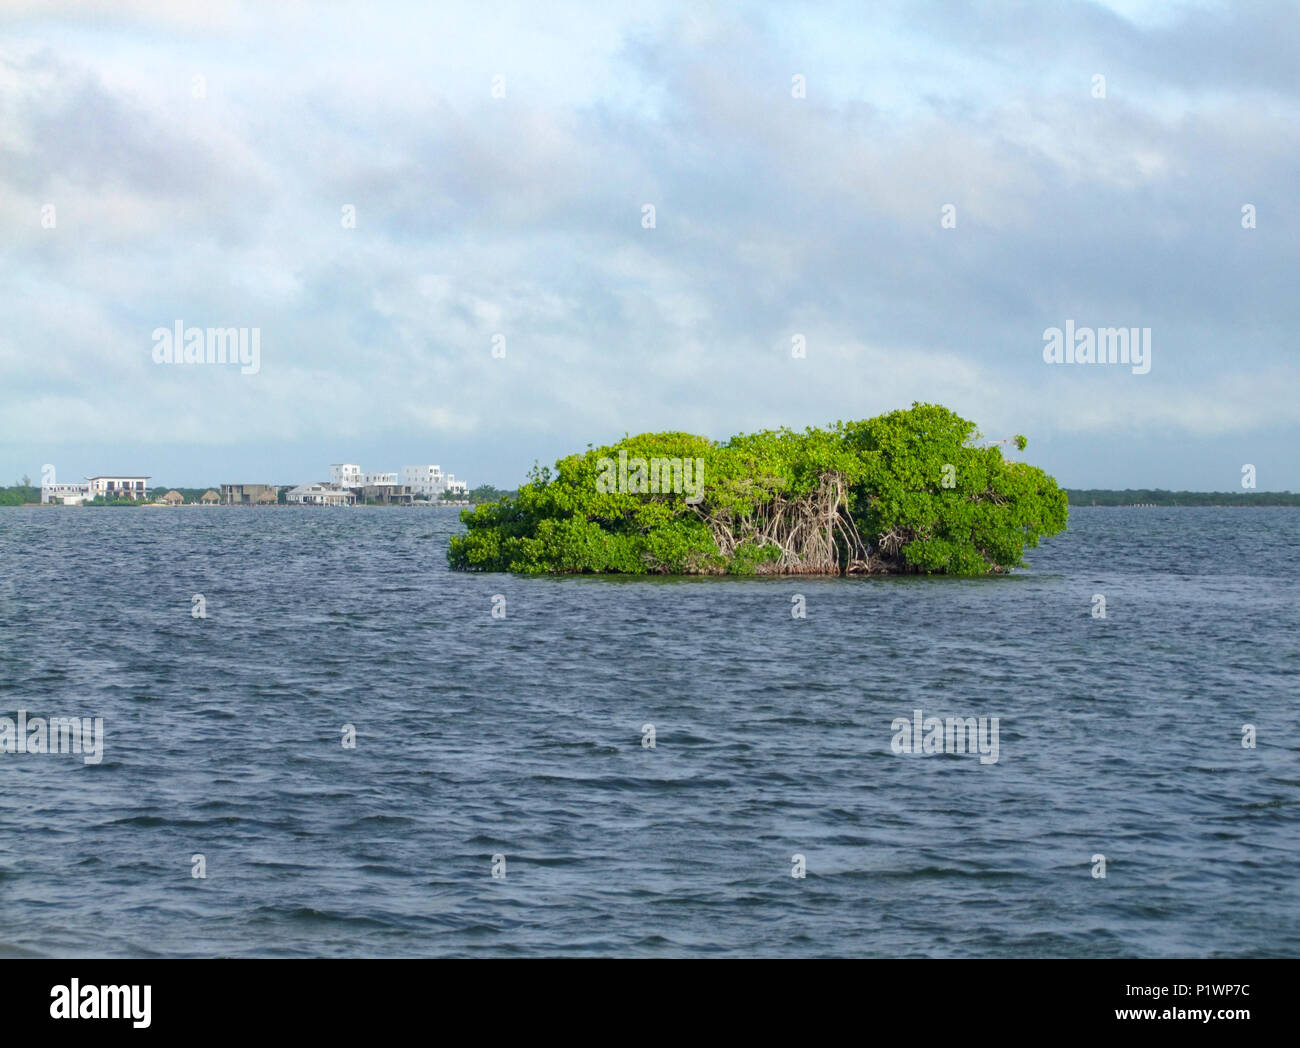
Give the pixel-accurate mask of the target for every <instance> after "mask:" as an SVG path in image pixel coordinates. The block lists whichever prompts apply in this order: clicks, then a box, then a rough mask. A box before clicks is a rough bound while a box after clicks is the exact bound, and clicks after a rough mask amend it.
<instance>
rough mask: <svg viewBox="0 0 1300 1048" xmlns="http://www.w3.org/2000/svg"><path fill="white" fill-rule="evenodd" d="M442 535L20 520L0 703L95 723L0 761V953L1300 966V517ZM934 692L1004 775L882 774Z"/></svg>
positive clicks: (3, 532) (300, 513)
mask: <svg viewBox="0 0 1300 1048" xmlns="http://www.w3.org/2000/svg"><path fill="white" fill-rule="evenodd" d="M461 526H462V525H461V524H460V523H459V520H458V518H457V515H456V513H455V511H454V510H448V509H354V510H312V509H297V508H287V507H282V508H264V509H239V508H221V509H203V508H197V507H196V508H184V509H120V510H113V509H109V510H96V509H80V510H78V509H45V510H41V509H30V508H29V509H0V716H7V717H9V718H11V719H14V718H16V716H17V711H18V710H20V709H21V710H25V711H26V712H27V715H28V716H29V717H49V716H83V717H102V718H103V721H104V728H105V742H104V754H103V759H102V762H101V763H99V764H97V765H93V764H92V765H88V764H86V763H85V762H84V760H83V758H82V757H80V756H77V755H73V754H68V755H52V754H31V753H27V754H19V753H13V754H6V753H0V900H3V905H2V906H0V953H9V954H24V953H30V954H39V955H58V956H71V955H110V956H117V955H145V956H150V955H159V954H163V955H201V956H209V955H220V956H225V955H236V956H246V955H273V956H310V955H328V956H421V955H448V954H449V955H486V956H501V955H551V954H570V955H572V954H578V955H589V954H620V955H715V954H719V955H721V954H725V955H745V956H750V955H756V956H773V955H777V956H786V955H818V956H820V955H869V956H878V955H891V956H892V955H905V956H919V955H925V956H963V957H965V956H1008V955H1010V956H1023V955H1030V956H1040V955H1041V956H1062V955H1066V956H1108V955H1140V956H1169V955H1189V956H1203V955H1229V956H1241V955H1291V956H1294V955H1297V954H1300V887H1298V873H1300V867H1298V866H1297V859H1300V759H1298V758H1300V716H1297V709H1298V708H1300V694H1298V691H1297V684H1298V683H1300V582H1298V581H1297V578H1298V574H1300V573H1298V572H1297V568H1296V565H1297V561H1298V559H1300V511H1298V510H1295V509H1285V508H1282V509H1262V508H1257V509H1137V508H1134V509H1103V508H1096V509H1092V508H1081V509H1075V510H1073V511H1072V513H1071V517H1070V528H1069V530H1068V532H1066V533H1064V534H1062V535H1060V536H1058V537H1056V538H1054V539H1049V540H1047V541H1045V542H1044V544H1043V545H1042V546H1041V547H1040V548H1039V549H1038V550H1036V551H1031V552H1030V553H1029V558H1030V561H1031V566H1030V568H1029V569H1028V570H1026V571H1024V572H1020V573H1017V574H1016V575H1014V576H1012V577H1007V578H994V579H980V580H952V579H920V578H908V579H875V580H815V579H789V578H786V579H773V580H736V579H684V580H650V581H646V580H620V579H601V578H561V579H553V578H545V579H525V578H515V577H511V576H502V575H481V576H475V575H464V574H456V573H451V572H449V571H448V570H447V567H446V559H445V558H446V547H447V538H448V536H449V535H450V534H452V533H453V532H454V531H455V530H456V529H457V528H459V527H461ZM195 594H201V595H202V596H203V598H204V601H205V603H206V618H195V617H193V615H192V609H193V608H194V607H195V605H194V603H193V597H194V595H195ZM498 594H499V595H502V596H504V598H505V604H504V609H505V617H504V618H493V616H492V609H493V606H494V600H493V598H494V596H495V595H498ZM795 594H802V595H803V596H804V598H805V599H806V605H807V617H806V619H803V620H798V619H795V618H793V617H792V614H791V609H792V607H793V606H794V605H793V604H792V599H791V598H792V596H793V595H795ZM1095 594H1100V595H1102V596H1104V598H1105V601H1106V617H1105V618H1104V619H1101V618H1095V617H1094V615H1093V608H1094V600H1093V598H1094V595H1095ZM497 604H498V606H499V602H497ZM915 709H921V710H922V711H923V716H925V717H929V716H932V715H933V716H939V717H949V716H954V717H956V716H960V717H967V716H969V717H998V718H999V754H998V760H997V762H996V763H981V761H980V759H979V757H978V755H969V754H931V755H897V754H895V753H894V752H893V751H892V749H891V741H892V740H893V739H894V737H895V734H896V732H895V731H894V730H893V729H892V727H891V725H892V722H893V721H894V719H895V718H899V717H902V718H907V719H909V720H910V719H911V717H912V715H913V713H912V711H913V710H915ZM345 724H351V725H354V726H355V730H356V747H355V749H347V748H344V746H343V745H342V740H343V730H342V729H343V726H344V725H345ZM1248 724H1249V725H1253V726H1254V729H1255V733H1256V746H1255V747H1254V748H1246V747H1243V745H1242V739H1243V726H1244V725H1248ZM645 725H653V726H654V736H655V746H654V748H653V749H650V748H647V747H646V746H644V745H643V738H645V737H646V736H644V735H643V726H645ZM200 855H201V856H202V857H203V861H204V864H205V867H206V874H207V876H206V877H205V878H202V879H199V878H196V877H194V876H192V872H193V870H194V868H195V864H196V862H197V860H196V859H195V857H196V856H200ZM494 855H503V856H504V857H505V876H504V877H503V878H500V877H499V878H494V877H493V875H492V873H493V856H494ZM796 855H802V856H804V861H805V863H806V871H807V875H806V877H804V878H802V879H801V878H796V877H793V876H791V871H792V869H793V868H794V858H793V857H794V856H796ZM1094 856H1104V857H1105V864H1106V866H1105V873H1106V876H1105V878H1104V879H1102V878H1100V877H1095V876H1094V870H1096V869H1099V864H1097V863H1096V861H1095V859H1094ZM498 872H499V871H498Z"/></svg>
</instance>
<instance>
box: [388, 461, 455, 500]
mask: <svg viewBox="0 0 1300 1048" xmlns="http://www.w3.org/2000/svg"><path fill="white" fill-rule="evenodd" d="M402 483H403V484H405V485H407V486H408V487H410V489H411V491H412V492H414V493H415V494H416V495H423V496H424V497H425V498H430V499H438V498H442V493H443V492H444V491H454V492H458V493H460V494H464V493H465V492H466V491H468V490H469V487H468V485H467V484H466V483H465V482H464V481H463V480H457V479H456V477H455V475H454V474H451V473H444V472H443V471H442V468H441V467H440V466H403V467H402Z"/></svg>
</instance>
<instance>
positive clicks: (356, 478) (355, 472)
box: [330, 462, 362, 488]
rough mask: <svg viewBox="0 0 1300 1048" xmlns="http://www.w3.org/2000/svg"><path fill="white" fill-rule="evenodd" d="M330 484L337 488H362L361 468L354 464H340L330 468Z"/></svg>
mask: <svg viewBox="0 0 1300 1048" xmlns="http://www.w3.org/2000/svg"><path fill="white" fill-rule="evenodd" d="M330 483H331V484H333V485H334V486H335V487H336V488H359V487H361V483H362V481H361V467H360V466H358V465H356V464H355V463H352V462H339V463H335V464H334V465H332V466H330Z"/></svg>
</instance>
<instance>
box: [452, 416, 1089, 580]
mask: <svg viewBox="0 0 1300 1048" xmlns="http://www.w3.org/2000/svg"><path fill="white" fill-rule="evenodd" d="M979 441H980V437H979V434H978V433H977V432H976V429H975V425H974V423H972V422H968V421H967V420H965V419H963V418H960V417H958V416H957V415H955V414H954V413H953V412H951V411H949V410H948V409H947V408H943V407H939V406H937V405H930V404H914V405H913V406H912V407H911V409H910V410H906V411H895V412H892V413H890V414H888V415H882V416H880V417H879V418H874V419H867V420H864V421H859V422H837V423H835V425H834V426H831V427H828V428H826V429H816V428H811V427H810V428H808V429H807V430H805V431H804V432H802V433H800V432H796V431H793V430H789V429H780V430H768V431H764V432H761V433H755V434H741V435H739V436H736V437H733V438H731V440H729V441H727V442H726V443H717V442H715V441H712V440H709V439H708V438H705V437H699V436H693V435H691V434H689V433H647V434H642V435H640V436H636V437H627V438H625V439H623V440H622V441H620V442H619V443H617V444H613V445H610V446H607V447H602V448H589V450H588V451H587V452H586V453H585V454H580V455H570V456H568V457H567V458H563V459H561V460H560V461H559V462H557V463H556V466H555V470H554V472H552V471H551V470H550V469H549V468H544V467H537V468H535V469H534V470H533V473H532V475H531V477H530V480H529V482H528V483H527V484H525V485H524V486H523V487H522V488H520V490H519V493H518V495H517V496H516V497H514V498H510V499H505V500H503V501H500V502H495V503H491V504H485V505H479V506H477V507H476V508H475V509H473V510H465V511H464V512H462V514H461V519H462V520H463V521H464V522H465V524H466V525H467V527H468V530H467V531H466V533H464V534H462V535H457V536H454V537H453V538H452V539H451V541H450V547H449V549H448V560H449V562H450V564H451V566H452V567H453V568H456V569H460V570H468V571H513V572H521V573H527V574H543V573H581V572H611V573H625V574H648V573H658V574H721V573H729V574H741V575H748V574H806V575H842V574H852V575H870V574H897V573H925V574H950V575H983V574H988V573H996V572H1005V571H1009V570H1010V569H1011V568H1014V567H1017V566H1019V565H1021V564H1022V563H1023V561H1022V555H1023V553H1024V550H1025V549H1026V547H1033V546H1036V545H1037V544H1038V540H1039V538H1040V537H1042V536H1044V535H1054V534H1056V533H1058V532H1060V531H1061V530H1063V529H1064V528H1065V524H1066V514H1067V509H1066V498H1065V493H1064V492H1063V491H1061V490H1060V488H1058V487H1057V484H1056V481H1055V480H1053V479H1052V478H1051V477H1050V476H1048V475H1047V474H1046V473H1044V472H1043V471H1042V470H1040V469H1037V468H1035V467H1033V466H1030V465H1027V464H1026V463H1023V462H1012V461H1008V460H1007V459H1005V458H1003V455H1002V451H1001V448H1000V447H997V446H983V445H981V444H980V443H979ZM1016 445H1017V447H1019V448H1022V449H1023V447H1024V446H1025V440H1024V438H1023V437H1018V438H1016ZM616 460H617V461H618V463H619V467H618V471H617V477H615V469H614V466H613V463H614V462H615V461H616ZM647 464H648V466H649V469H650V474H649V476H650V479H649V480H647V473H646V465H647ZM656 464H658V465H656ZM673 464H675V466H674V467H673V468H668V467H670V466H673ZM692 465H694V466H695V469H694V470H692V469H691V467H692ZM666 469H667V474H666V475H668V476H671V477H672V478H673V479H674V481H677V483H674V484H671V485H668V484H662V483H658V484H657V483H655V482H656V481H658V480H659V479H660V478H661V477H663V476H664V475H665V470H666ZM692 477H694V479H695V481H696V485H695V486H693V485H692V483H691V481H692ZM615 479H616V480H617V483H613V482H614V481H615ZM683 480H684V481H685V483H681V481H683ZM701 480H702V484H700V483H699V481H701Z"/></svg>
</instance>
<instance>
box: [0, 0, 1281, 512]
mask: <svg viewBox="0 0 1300 1048" xmlns="http://www.w3.org/2000/svg"><path fill="white" fill-rule="evenodd" d="M631 6H633V5H620V4H610V3H608V2H601V3H593V4H585V3H576V2H565V3H557V4H536V3H527V2H525V3H520V4H493V3H481V4H429V3H409V4H405V3H375V4H368V5H359V4H353V3H346V4H344V3H329V2H318V3H293V2H288V3H279V4H274V5H272V4H263V3H257V2H247V3H245V2H237V0H203V2H201V3H185V2H181V0H113V2H111V3H110V2H108V0H102V2H101V0H80V2H71V0H70V2H43V3H38V2H28V0H8V2H7V3H6V4H5V6H4V9H3V11H2V12H0V229H2V230H3V234H4V237H3V250H0V278H2V279H3V288H4V291H3V294H0V483H10V482H12V480H13V479H14V478H16V477H18V476H20V475H21V474H24V473H26V474H28V475H30V476H32V477H38V476H39V474H40V472H41V468H42V466H43V465H44V464H46V463H49V464H53V465H54V466H55V467H56V470H57V475H58V479H59V480H64V481H70V480H75V479H78V478H80V477H81V476H82V475H85V474H93V473H99V472H108V471H127V472H144V473H149V474H152V475H153V476H154V477H155V478H158V479H159V480H161V481H162V482H164V483H166V484H170V485H208V484H218V483H221V482H226V481H243V482H260V481H271V482H276V483H299V482H303V481H308V480H316V479H322V478H323V477H325V476H326V475H327V472H328V464H329V463H331V462H340V461H348V462H358V463H360V464H361V465H362V466H363V467H364V468H366V469H374V470H378V469H393V470H395V469H398V468H399V467H401V466H403V465H408V464H411V465H413V464H418V463H429V462H436V463H439V464H440V465H442V467H443V468H444V469H446V470H451V471H453V472H454V473H455V474H456V475H457V476H458V477H460V478H462V479H465V480H468V481H469V482H470V483H471V484H477V483H483V482H487V483H495V484H497V485H499V486H514V485H515V484H517V483H518V482H519V481H520V479H521V478H522V477H523V474H524V473H525V471H526V470H527V469H528V468H529V467H530V466H531V465H532V463H533V461H534V460H535V459H541V460H542V461H553V460H554V459H555V458H556V457H558V456H560V455H562V454H565V453H567V452H569V451H573V450H580V449H582V448H584V447H585V446H586V445H587V444H588V443H605V442H609V441H612V440H615V439H618V438H619V437H620V436H622V434H624V433H625V432H627V433H637V432H642V431H647V430H667V429H680V430H688V431H692V432H697V433H703V434H707V435H709V436H712V437H715V438H725V437H727V436H729V435H731V434H732V433H735V432H738V431H749V430H755V429H761V428H766V427H775V426H781V425H789V426H795V427H802V426H804V425H810V424H811V425H817V424H824V423H826V422H830V421H833V420H835V419H849V418H863V417H868V416H871V415H875V414H879V413H881V412H884V411H887V410H891V409H893V408H897V407H906V406H907V405H909V404H910V403H911V402H912V401H914V400H925V401H935V402H939V403H942V404H946V405H948V406H949V407H951V408H953V409H954V410H956V411H958V412H960V413H961V414H963V415H965V416H966V417H968V418H970V419H972V420H974V421H976V422H977V423H978V424H979V425H980V427H981V429H982V430H983V432H984V433H985V434H986V435H987V436H988V437H990V438H1001V437H1004V436H1008V435H1011V434H1015V433H1024V434H1026V435H1027V436H1028V437H1029V440H1030V444H1029V450H1028V452H1027V453H1026V455H1025V457H1026V458H1027V459H1029V460H1030V461H1032V462H1034V463H1036V464H1039V465H1042V466H1043V467H1045V468H1047V469H1048V470H1049V471H1051V472H1052V473H1054V474H1055V475H1056V476H1057V477H1058V479H1059V480H1060V481H1061V482H1062V483H1063V484H1065V485H1068V486H1072V487H1172V488H1184V487H1186V488H1195V489H1214V490H1229V489H1233V488H1237V489H1239V488H1240V477H1241V469H1242V466H1243V465H1244V464H1246V463H1250V464H1252V465H1255V466H1256V468H1257V471H1258V483H1259V487H1260V488H1261V489H1272V490H1282V489H1290V490H1293V491H1295V490H1300V455H1297V451H1300V395H1298V391H1300V365H1298V364H1297V352H1298V351H1297V346H1296V332H1297V330H1300V294H1297V291H1296V285H1297V274H1298V272H1300V266H1298V265H1297V261H1298V259H1297V255H1298V253H1300V213H1298V211H1297V209H1298V208H1300V197H1298V195H1297V194H1298V192H1300V104H1298V103H1300V74H1298V73H1297V63H1296V54H1297V51H1298V50H1300V47H1298V41H1300V7H1297V5H1295V4H1294V3H1290V2H1276V3H1274V2H1271V0H1249V2H1244V0H1243V2H1241V3H1237V4H1220V3H1211V2H1197V3H1189V4H1184V5H1179V4H1177V3H1146V2H1139V0H1122V2H1121V0H1112V2H1108V3H1100V2H1070V0H1061V2H1059V3H1057V2H1052V3H1048V2H1024V3H1009V2H1008V3H997V2H987V3H969V4H966V3H963V4H955V3H952V4H950V3H926V2H919V0H918V2H908V3H897V4H893V3H872V4H861V3H845V4H843V5H836V4H825V3H823V4H816V5H798V7H797V9H796V5H776V4H771V5H762V4H727V3H715V4H709V5H690V6H687V5H672V4H668V5H662V4H656V3H653V2H648V3H644V4H638V5H635V13H628V12H626V11H624V10H623V8H624V7H631ZM706 8H707V13H705V9H706ZM557 11H562V12H563V13H557ZM865 12H870V13H865ZM1098 76H1101V77H1104V97H1097V94H1098V86H1097V85H1098V84H1099V81H1098V80H1097V79H1096V78H1097V77H1098ZM796 77H800V78H802V81H797V80H796V79H795V78H796ZM799 83H802V85H803V90H802V93H803V95H804V97H796V96H797V95H798V94H800V91H799V90H797V86H796V85H798V84H799ZM494 88H495V90H494ZM502 95H504V97H501V96H502ZM646 205H652V206H653V208H654V224H653V227H652V228H647V223H648V219H646V217H645V216H646V211H645V207H646ZM946 205H951V210H950V211H949V212H948V213H949V214H950V215H953V216H955V227H952V228H945V225H944V223H943V221H942V219H943V216H944V213H945V212H944V209H945V206H946ZM1246 205H1251V206H1252V207H1253V208H1254V214H1255V227H1254V228H1244V227H1243V208H1244V207H1245V206H1246ZM349 207H350V208H353V209H355V225H354V226H350V225H349V224H348V223H347V222H346V221H345V218H344V215H345V210H344V209H345V208H349ZM949 225H951V223H949ZM1067 320H1069V321H1073V322H1074V324H1075V325H1076V326H1078V327H1094V328H1101V327H1144V328H1150V329H1151V332H1152V336H1151V338H1152V360H1151V370H1150V372H1149V373H1148V374H1133V373H1132V369H1131V368H1129V367H1124V366H1119V365H1104V366H1098V365H1054V364H1049V363H1046V362H1045V361H1044V359H1043V345H1044V339H1043V332H1044V330H1045V329H1047V328H1050V327H1064V326H1065V323H1066V321H1067ZM177 321H181V322H183V323H184V325H185V326H187V327H188V326H198V327H204V328H206V327H235V328H239V327H246V328H250V329H251V328H257V329H259V331H260V349H261V359H260V370H259V371H258V373H257V374H255V375H245V374H241V372H240V369H239V368H238V367H231V366H221V365H160V364H156V363H155V362H154V360H153V349H154V341H153V337H152V332H153V331H154V330H155V329H156V328H159V327H166V328H171V327H173V326H174V325H175V324H176V322H177ZM498 335H500V336H504V343H502V342H501V341H500V340H498V342H497V345H498V346H500V345H502V344H504V347H505V352H504V356H494V355H493V352H492V350H493V340H494V337H495V336H498ZM795 336H802V337H803V340H804V344H805V345H806V356H805V357H803V358H798V357H795V356H794V355H793V354H792V346H793V345H794V342H793V340H794V339H795Z"/></svg>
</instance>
